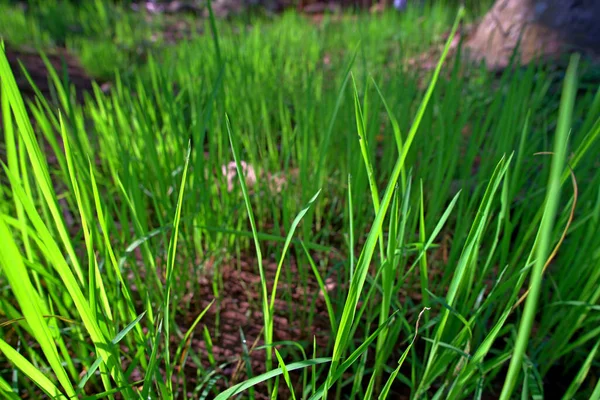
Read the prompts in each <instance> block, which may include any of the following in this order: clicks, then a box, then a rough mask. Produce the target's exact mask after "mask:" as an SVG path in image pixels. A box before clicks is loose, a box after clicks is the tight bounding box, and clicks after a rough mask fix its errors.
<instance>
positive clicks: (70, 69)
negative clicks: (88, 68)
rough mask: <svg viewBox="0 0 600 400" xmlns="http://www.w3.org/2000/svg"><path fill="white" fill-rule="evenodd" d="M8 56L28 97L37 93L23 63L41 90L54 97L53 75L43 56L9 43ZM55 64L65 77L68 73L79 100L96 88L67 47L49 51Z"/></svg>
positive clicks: (6, 49) (47, 95) (50, 57)
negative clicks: (16, 47) (93, 87)
mask: <svg viewBox="0 0 600 400" xmlns="http://www.w3.org/2000/svg"><path fill="white" fill-rule="evenodd" d="M5 51H6V57H7V58H8V63H9V65H10V67H11V69H12V71H13V73H14V75H15V79H16V81H17V85H18V86H19V89H21V93H22V95H23V97H25V98H33V97H35V92H34V90H33V88H32V86H31V84H30V82H29V80H28V79H27V76H26V75H25V74H24V73H23V71H22V68H21V64H22V65H23V66H24V67H25V69H26V70H27V73H28V74H29V76H30V78H31V80H32V81H33V83H34V84H35V85H36V86H37V88H38V89H39V90H40V91H41V93H42V94H43V95H44V96H45V97H47V98H50V97H51V96H52V90H53V89H51V84H50V77H49V74H48V69H47V67H46V64H45V62H44V60H43V58H42V57H41V56H40V55H39V52H38V51H35V50H16V49H13V48H11V47H10V45H8V44H6V43H5ZM46 56H47V58H48V61H49V62H50V64H51V65H52V67H53V68H54V69H55V70H56V72H57V73H58V74H59V76H60V77H61V78H64V77H65V75H67V76H68V79H69V82H70V83H71V84H72V85H73V86H74V87H75V93H76V95H77V99H78V100H80V101H81V100H82V99H83V93H84V92H86V91H91V90H92V79H91V78H90V77H89V76H88V75H87V73H86V72H85V71H84V69H83V68H82V67H81V65H80V64H79V62H78V61H77V59H76V58H75V57H73V56H72V55H70V54H69V53H68V52H67V51H66V50H64V49H58V50H56V51H53V52H52V53H51V54H47V55H46Z"/></svg>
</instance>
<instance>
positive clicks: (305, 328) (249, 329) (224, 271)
mask: <svg viewBox="0 0 600 400" xmlns="http://www.w3.org/2000/svg"><path fill="white" fill-rule="evenodd" d="M264 266H265V275H266V280H267V282H268V291H269V293H270V292H271V290H272V285H273V281H274V279H275V273H276V270H277V263H276V261H275V260H268V261H266V262H265V263H264ZM215 268H216V267H215ZM283 268H284V270H287V271H288V272H286V271H284V270H282V273H281V276H280V280H279V284H278V288H277V297H276V300H275V311H274V315H275V317H274V326H273V330H274V332H273V340H274V341H275V342H279V341H294V342H300V343H303V344H304V346H303V347H304V348H305V351H306V352H307V356H308V357H311V356H312V351H313V349H312V347H313V346H312V341H313V337H314V338H315V340H316V343H317V356H321V357H323V356H326V354H320V353H322V352H323V351H324V350H326V349H327V345H328V342H329V339H330V337H329V335H330V333H331V331H330V327H329V318H328V314H327V309H326V306H325V301H324V297H323V296H322V294H321V293H320V289H319V286H318V284H317V281H316V279H315V278H314V276H313V274H312V272H310V266H309V265H306V266H304V265H303V266H300V267H299V266H298V265H296V262H295V261H293V260H292V261H291V262H290V263H289V264H288V265H284V267H283ZM299 268H307V269H308V271H307V274H306V276H307V284H306V286H305V285H304V284H303V283H302V282H301V280H300V279H299V276H300V271H299V270H298V269H299ZM218 269H219V270H218V271H215V272H218V273H219V274H220V276H221V281H222V287H221V288H220V290H219V294H218V298H215V296H214V294H213V289H212V285H211V281H210V279H211V278H210V276H204V277H202V278H201V282H200V283H201V285H200V288H201V292H200V293H197V294H194V299H193V300H192V303H191V305H190V306H191V307H190V309H194V310H197V313H199V312H200V311H201V310H204V309H205V308H206V307H207V306H208V305H209V304H210V302H211V301H213V299H214V300H216V301H215V303H214V304H213V305H212V306H211V307H210V308H209V310H208V312H207V313H206V315H205V316H204V318H203V319H202V321H201V322H200V324H199V326H198V327H197V328H196V332H197V334H196V335H195V337H194V338H193V339H192V341H191V346H190V348H191V350H192V351H194V352H195V353H197V354H198V353H199V356H200V358H201V360H202V362H203V364H204V367H205V368H206V369H207V370H211V369H212V368H213V366H211V364H210V362H209V358H208V354H209V351H208V348H209V347H210V344H208V343H207V342H206V341H205V339H204V337H203V335H202V333H201V332H202V330H203V329H204V328H203V326H206V328H207V329H208V331H209V332H210V336H211V340H212V354H213V356H214V358H215V361H216V362H215V364H214V365H216V366H220V365H223V364H226V365H227V366H226V367H224V368H220V369H219V373H220V375H222V376H224V377H225V378H226V380H227V382H225V381H221V382H220V385H218V387H219V389H226V388H227V387H230V386H231V385H234V384H236V383H239V382H241V381H244V380H245V379H247V378H248V374H247V373H246V371H247V366H246V361H245V360H244V357H245V355H246V354H247V355H248V362H249V364H250V365H251V370H252V374H253V375H254V376H256V375H259V374H261V373H263V372H265V359H266V350H253V349H256V348H257V347H259V346H262V345H263V344H264V342H263V337H264V336H263V335H264V333H263V331H262V327H263V326H264V320H263V313H262V309H261V295H260V293H261V284H260V275H259V273H258V266H257V262H256V260H255V259H254V258H253V257H247V258H245V259H243V260H242V261H241V262H240V263H239V266H237V267H234V266H232V265H231V264H227V265H222V266H220V267H218ZM286 274H291V276H292V277H293V278H294V279H293V281H292V282H288V280H287V279H286ZM329 282H331V280H330V281H329ZM330 288H331V289H332V290H335V289H334V287H333V285H331V286H330ZM330 295H333V293H330ZM311 307H314V319H313V321H312V322H309V321H306V320H305V318H306V317H307V316H308V315H309V314H310V308H311ZM195 318H196V315H193V314H191V313H189V312H188V313H186V314H185V315H181V319H182V324H181V327H180V328H181V330H182V331H183V332H185V331H187V329H188V328H189V327H190V326H191V325H192V324H193V322H194V319H195ZM242 334H243V335H244V338H245V340H246V343H245V346H246V348H247V350H245V349H244V343H242V336H241V335H242ZM177 344H178V343H177ZM309 344H310V345H309ZM277 348H278V350H279V351H280V352H282V349H283V354H285V349H289V348H290V347H289V346H283V347H282V346H278V347H277ZM273 358H275V357H274V355H273ZM285 361H286V362H289V361H290V360H289V359H287V360H285ZM276 366H277V362H276V361H275V362H274V367H276ZM181 372H182V373H183V374H185V375H186V381H187V382H188V385H189V386H192V385H190V383H193V382H194V381H197V378H196V375H197V366H196V365H195V364H194V363H193V361H192V360H191V359H189V358H188V361H187V363H186V365H185V367H184V369H183V371H181ZM299 376H300V375H299V374H298V373H294V374H292V379H297V378H298V377H299ZM225 385H226V386H225ZM279 389H280V395H279V396H278V398H287V396H286V394H287V395H289V392H288V391H287V390H286V388H285V383H284V382H283V381H281V383H280V387H279ZM255 390H256V395H257V398H263V397H264V398H268V396H267V390H266V385H259V386H258V387H256V388H255Z"/></svg>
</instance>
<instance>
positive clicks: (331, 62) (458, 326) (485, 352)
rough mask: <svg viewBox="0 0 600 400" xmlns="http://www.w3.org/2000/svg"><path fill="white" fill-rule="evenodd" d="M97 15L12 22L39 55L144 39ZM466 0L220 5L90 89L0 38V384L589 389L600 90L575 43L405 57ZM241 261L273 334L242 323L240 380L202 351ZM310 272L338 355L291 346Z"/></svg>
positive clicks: (308, 320)
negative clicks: (317, 16) (33, 65)
mask: <svg viewBox="0 0 600 400" xmlns="http://www.w3.org/2000/svg"><path fill="white" fill-rule="evenodd" d="M57 4H58V3H52V4H50V5H49V6H48V7H47V8H44V7H39V11H38V12H39V13H42V14H43V15H48V13H52V12H55V11H56V9H55V8H53V7H57ZM90 4H92V5H86V6H84V7H83V8H81V9H79V8H76V7H73V8H72V10H71V11H69V12H68V13H67V15H69V13H75V11H77V12H78V13H81V14H76V15H75V14H74V15H75V16H72V17H69V18H72V19H73V20H74V21H82V22H81V24H82V25H83V26H84V34H81V35H80V34H74V33H68V30H65V28H64V27H53V26H43V25H41V24H38V23H35V24H34V23H32V22H31V20H27V18H29V17H23V20H26V21H29V22H27V23H24V22H19V21H22V20H21V19H19V18H20V17H19V18H16V17H15V18H14V21H16V22H15V23H19V24H22V25H20V26H27V27H28V28H27V29H28V30H24V31H23V32H27V33H26V34H22V39H21V40H22V41H23V42H26V41H31V40H32V39H31V38H34V40H35V41H38V40H39V42H36V43H38V45H39V46H50V45H52V43H51V41H52V40H53V39H51V38H55V37H60V36H61V34H60V33H61V32H66V33H64V34H63V36H64V40H63V42H64V43H65V45H67V46H72V48H73V49H75V50H74V52H75V53H76V54H80V55H83V58H84V60H85V54H86V51H94V50H93V49H94V46H93V45H91V44H90V43H91V41H96V43H103V44H104V46H106V48H107V49H109V52H108V53H107V54H121V53H119V51H120V50H118V48H117V47H116V46H115V45H111V44H110V43H109V40H108V39H107V38H108V37H109V36H110V35H112V36H111V37H113V38H114V37H115V36H114V35H117V36H118V35H119V34H122V35H123V37H130V38H131V40H132V42H131V43H132V46H136V45H137V44H138V43H139V42H140V41H141V40H142V38H143V37H145V36H146V35H147V31H146V33H143V34H140V36H139V37H137V36H135V35H133V36H131V35H128V34H127V32H134V31H135V32H137V31H138V29H142V30H143V29H150V28H140V26H142V27H143V25H140V23H139V21H136V20H135V18H137V17H136V16H135V15H133V14H131V13H128V12H125V11H122V12H123V15H124V17H122V18H119V24H117V25H116V26H117V27H116V28H114V25H110V24H109V25H110V26H111V28H110V29H111V30H112V31H111V33H110V35H109V33H106V32H105V33H102V29H103V28H102V25H101V24H103V23H105V22H103V21H106V20H109V19H111V18H114V16H115V15H120V14H113V11H110V12H107V13H106V16H105V17H103V18H96V19H95V20H94V21H93V23H92V21H89V20H88V19H86V17H85V16H86V15H87V16H88V17H89V16H90V15H91V13H92V11H89V9H87V8H86V7H101V8H97V9H96V11H94V12H96V13H97V14H98V15H103V14H102V12H98V11H97V10H98V9H100V10H105V9H106V10H113V9H112V8H111V7H113V6H108V5H107V3H104V2H100V1H98V2H93V3H90ZM6 7H8V6H6ZM117 9H118V8H117ZM11 10H12V9H11ZM52 10H54V11H52ZM74 10H75V11H74ZM82 10H83V11H82ZM85 10H88V11H85ZM455 11H456V9H452V8H443V7H441V6H440V7H438V8H435V6H434V7H433V8H432V9H429V10H427V11H426V12H425V11H423V10H420V11H419V10H417V9H411V10H409V11H408V12H407V13H406V14H402V15H398V14H395V13H386V14H384V15H382V16H377V17H373V16H367V15H359V16H357V17H356V18H358V22H357V21H356V20H353V19H352V17H351V16H347V17H345V18H344V19H343V20H342V21H340V22H333V21H325V22H324V24H322V25H320V26H317V25H314V24H310V23H307V21H306V20H305V19H303V18H301V17H299V16H298V15H296V14H294V13H286V14H285V15H283V16H281V17H279V18H278V19H276V20H274V21H265V20H263V19H256V20H252V23H251V24H250V25H248V24H247V22H240V21H237V22H235V21H234V22H230V23H226V22H224V21H211V22H212V23H211V24H207V26H206V30H207V34H206V35H200V36H197V37H194V38H193V39H191V40H189V41H185V42H181V43H178V44H174V45H171V46H167V47H164V46H158V47H152V48H150V49H149V50H148V53H147V54H148V58H147V60H146V61H145V62H143V63H140V65H133V66H129V65H127V62H126V61H125V62H123V63H121V62H120V61H119V60H120V58H114V60H116V64H114V65H112V64H110V63H106V64H107V65H101V66H98V68H99V69H100V70H104V71H105V72H103V73H105V74H109V72H108V71H110V73H111V74H112V73H113V71H115V70H116V71H117V72H116V74H115V75H111V77H112V79H111V80H112V82H113V87H112V90H111V91H110V92H109V93H103V92H102V91H101V90H100V89H99V87H96V88H95V90H94V92H93V93H91V94H88V95H87V96H86V99H85V102H84V103H77V102H76V101H75V100H74V98H73V96H72V95H71V91H70V89H69V88H68V87H64V85H63V81H62V79H61V76H60V72H57V71H55V72H56V73H55V75H53V76H52V79H53V85H54V88H55V89H56V101H51V99H46V98H44V97H42V96H38V97H37V98H36V99H35V100H32V99H29V100H28V99H23V98H22V97H21V94H20V90H19V87H17V84H16V82H15V80H14V78H13V76H14V75H13V73H14V71H11V69H10V67H9V65H8V63H7V60H6V58H5V55H4V52H2V55H0V77H1V81H0V84H1V86H0V90H1V92H0V94H1V104H2V121H3V128H2V129H3V146H2V148H1V154H2V161H3V175H2V181H1V186H0V188H1V195H2V202H1V203H0V212H1V213H0V237H1V240H2V242H3V246H2V247H1V248H0V265H1V267H2V269H1V271H2V272H1V273H0V282H1V283H2V285H1V290H2V291H1V292H0V310H2V311H1V315H2V322H0V337H1V339H0V351H1V352H2V354H3V355H4V356H5V357H6V359H7V360H8V361H9V362H8V363H4V364H2V366H1V368H3V369H2V370H0V392H1V393H2V394H3V395H4V396H6V397H8V398H20V397H22V396H25V395H29V396H34V397H39V396H40V395H41V393H42V392H43V393H44V394H45V395H46V396H50V397H52V398H67V397H85V396H89V398H101V397H102V398H104V397H108V398H117V397H118V396H117V394H118V393H119V394H120V395H121V396H124V397H125V398H137V397H143V398H148V397H151V398H157V397H158V398H175V397H177V396H180V397H181V396H183V395H186V396H191V397H194V398H219V399H225V398H229V397H230V396H240V395H241V396H247V397H250V398H258V397H260V396H259V395H260V394H266V393H269V394H270V395H271V396H272V397H273V398H276V397H283V396H288V395H287V394H286V393H290V391H291V392H292V393H294V396H295V397H296V398H310V399H317V398H375V397H378V398H386V397H387V398H394V397H397V396H399V395H400V393H404V392H410V395H411V397H412V398H450V399H462V398H473V397H474V398H482V397H484V396H487V395H490V396H493V397H498V396H499V397H501V398H505V399H509V398H514V397H515V396H521V397H522V398H530V397H535V398H539V397H537V396H546V397H547V396H550V395H554V394H555V393H556V391H562V392H561V393H562V395H563V396H564V398H599V396H600V389H599V388H600V384H599V383H598V376H597V373H596V372H594V371H597V370H598V357H597V350H598V343H600V342H599V341H598V334H599V332H598V322H599V317H598V313H597V311H598V304H599V303H598V301H599V297H600V289H598V287H600V285H598V282H599V281H600V280H599V278H600V268H599V259H600V258H599V256H600V253H599V251H598V249H599V248H600V239H599V237H600V236H599V235H598V234H599V232H598V229H599V228H598V227H599V226H600V224H599V223H598V222H599V221H598V220H599V218H600V192H599V190H598V188H599V187H600V181H599V180H600V175H599V174H597V172H596V171H597V168H598V164H597V155H596V153H597V152H596V151H594V150H595V149H597V148H598V142H597V139H598V136H599V135H600V90H598V86H597V84H596V85H589V84H588V85H585V84H583V83H585V82H584V81H585V79H584V78H585V77H584V75H583V73H584V72H585V71H586V69H585V68H586V65H585V63H584V62H583V61H582V60H579V59H578V57H577V56H573V57H572V58H571V60H570V64H569V67H568V69H567V72H566V75H565V76H560V75H557V73H556V72H555V69H554V68H553V67H552V66H547V65H530V66H528V67H526V68H520V69H508V70H506V71H505V72H504V73H503V75H502V76H501V77H500V78H496V77H495V76H493V75H492V74H490V73H488V72H486V71H485V70H484V69H478V68H477V67H468V68H467V67H466V65H465V64H463V62H462V61H460V59H459V58H453V57H449V56H448V55H447V52H448V46H449V44H450V41H451V39H452V37H450V38H449V39H448V42H447V43H446V47H445V48H444V51H442V52H441V55H440V59H439V63H438V64H437V68H436V69H435V70H434V71H431V72H430V73H424V72H422V71H415V69H414V68H410V67H408V65H409V64H408V60H409V59H411V58H412V57H414V55H415V54H417V53H419V52H421V51H424V50H426V49H428V48H429V47H430V46H431V45H432V44H438V43H439V37H440V35H441V34H442V33H443V32H445V31H447V30H449V29H450V28H452V27H454V28H456V26H457V25H456V23H457V21H458V19H457V14H456V12H455ZM14 12H15V13H18V12H17V11H14ZM417 13H421V14H419V15H421V16H423V18H424V20H423V21H419V20H418V18H415V16H416V15H417ZM461 13H462V10H461ZM0 15H3V14H2V13H0ZM18 15H21V14H18ZM461 16H463V17H464V15H463V14H461ZM428 17H429V18H431V20H428V19H427V18H428ZM66 20H68V18H67V19H66ZM433 20H435V21H437V24H433V23H431V24H430V23H428V22H429V21H433ZM52 21H54V22H52ZM50 23H56V18H49V20H48V21H47V24H50ZM94 24H96V25H94ZM121 24H122V25H121ZM3 26H4V25H3ZM106 26H108V25H106ZM106 26H105V27H104V28H106ZM357 27H358V29H357ZM36 30H37V31H39V35H38V34H37V33H36ZM18 31H19V30H18V29H13V30H10V31H9V30H7V32H10V34H9V35H6V37H7V39H8V40H10V41H11V43H13V42H16V41H17V39H15V38H16V37H18V36H17V33H18ZM48 31H52V32H53V33H48V34H47V35H46V34H44V33H42V32H48ZM56 32H58V33H56ZM118 32H120V33H118ZM417 33H420V34H421V35H422V37H423V38H424V39H423V40H421V41H415V40H414V35H416V34H417ZM104 34H106V35H107V36H103V35H104ZM36 35H38V36H36ZM88 54H90V53H88ZM131 57H133V56H131ZM109 59H113V58H109ZM230 161H233V163H234V165H235V167H234V169H235V171H237V175H236V177H235V179H234V180H232V181H231V182H227V179H226V177H225V176H223V174H222V173H221V170H222V166H223V165H224V164H227V163H228V162H230ZM248 164H249V165H251V166H252V167H253V168H254V170H255V172H256V174H257V175H258V180H257V182H256V183H255V184H251V182H249V181H248V182H247V180H246V179H243V178H242V176H243V174H244V165H248ZM274 177H277V178H281V177H283V178H284V179H285V184H284V186H283V188H282V189H278V188H276V187H274V186H277V185H273V184H272V181H273V179H274ZM228 183H229V184H231V189H232V190H228ZM240 261H244V262H246V263H248V264H250V268H251V269H252V270H254V271H256V275H257V276H258V277H259V278H258V281H257V283H256V284H255V285H254V286H253V284H251V283H250V282H246V283H245V284H247V291H248V293H253V291H256V293H257V294H256V295H255V297H256V300H257V303H256V304H254V305H253V306H252V307H254V310H256V311H257V312H258V314H256V315H258V317H257V320H256V321H255V324H256V325H258V326H260V327H261V328H262V331H261V332H260V334H259V338H260V339H261V341H260V345H259V346H258V347H253V346H252V345H251V343H250V341H251V340H252V341H253V340H255V339H257V338H256V337H252V338H251V339H250V338H248V343H246V341H245V340H246V339H245V335H244V333H243V332H242V334H241V339H240V344H241V346H239V351H238V350H236V351H237V353H236V354H237V355H239V356H240V359H239V361H240V362H241V363H242V365H243V367H242V369H243V370H244V377H245V378H244V379H245V380H243V381H242V382H236V381H234V380H233V379H231V380H230V377H231V375H227V374H226V373H224V372H223V371H224V369H226V368H232V365H233V364H231V363H232V362H231V361H230V360H228V359H224V358H223V357H222V356H220V355H219V354H218V353H216V352H215V353H213V352H212V351H211V349H214V348H215V347H216V345H217V344H218V343H219V342H220V340H221V335H220V329H222V328H223V327H222V326H221V325H220V324H219V321H220V319H219V315H220V314H221V313H224V312H227V311H229V310H227V309H221V307H220V304H221V302H222V301H223V300H224V297H225V296H227V295H228V293H227V291H226V287H227V282H225V281H224V278H223V276H224V274H225V273H226V271H227V268H228V267H230V266H234V268H235V267H238V266H239V265H241V263H240ZM270 265H274V268H272V270H270V269H269V266H270ZM294 266H296V269H294ZM332 280H333V281H334V282H336V283H337V285H336V289H333V290H331V289H329V288H328V286H327V285H328V282H331V281H332ZM310 282H313V286H314V285H316V287H319V288H321V292H322V293H323V295H324V301H325V304H326V307H324V308H322V311H321V312H323V313H325V314H327V315H326V318H325V320H326V324H328V327H327V331H326V332H324V337H325V338H326V339H327V338H329V342H328V344H327V346H318V345H317V344H316V340H317V337H313V336H311V335H310V333H308V334H307V333H306V332H305V333H304V335H302V337H297V338H296V337H294V338H293V339H292V340H291V341H290V340H284V339H282V338H279V337H278V336H277V335H278V332H279V331H280V327H279V326H278V325H279V324H280V322H278V321H281V320H280V319H277V318H278V317H285V318H287V320H288V321H289V323H290V324H297V325H299V326H301V327H304V328H309V327H311V326H312V325H313V324H314V323H315V321H316V319H317V318H318V317H319V315H318V313H319V311H318V310H317V309H316V306H315V305H314V304H315V302H316V297H317V296H318V293H313V292H314V290H313V292H311V284H310ZM294 287H301V288H302V289H303V293H304V295H303V296H300V298H299V299H298V298H295V297H293V296H292V294H293V293H292V289H291V288H294ZM193 294H196V296H203V297H206V298H203V299H201V301H195V300H194V301H192V300H190V295H193ZM279 302H283V304H285V305H286V306H285V307H283V308H282V307H279V306H277V304H279ZM209 310H213V312H214V315H215V317H214V318H212V317H211V318H212V319H210V320H209V319H208V314H209V313H208V311H209ZM240 328H241V327H240ZM308 332H310V331H308ZM242 339H243V340H242ZM200 342H202V343H204V349H205V350H204V351H203V350H201V349H200V348H199V347H198V343H200ZM258 353H263V354H264V358H262V359H263V360H264V361H263V364H262V365H261V366H260V368H256V364H253V363H252V362H250V358H251V357H254V355H256V354H258ZM307 355H308V356H307ZM235 362H237V360H236V361H235ZM556 376H559V377H560V379H557V378H556ZM552 384H555V385H556V386H552ZM560 385H562V387H561V386H560ZM225 388H226V389H225ZM265 392H266V393H265Z"/></svg>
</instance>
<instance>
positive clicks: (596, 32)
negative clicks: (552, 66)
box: [466, 0, 600, 69]
mask: <svg viewBox="0 0 600 400" xmlns="http://www.w3.org/2000/svg"><path fill="white" fill-rule="evenodd" d="M517 45H518V52H517V56H518V60H519V61H520V62H521V63H524V64H527V63H529V62H531V61H533V60H535V59H538V58H556V57H558V56H560V55H562V54H564V53H566V52H570V51H573V50H578V51H588V50H591V51H598V50H599V47H600V1H599V0H496V2H495V4H494V6H493V7H492V9H491V10H490V11H489V12H488V13H487V14H486V15H485V16H484V18H483V19H482V21H481V22H480V24H479V25H478V27H477V28H476V29H475V31H474V33H473V35H472V36H471V38H470V39H469V40H468V41H467V43H466V48H467V52H468V55H469V57H470V58H471V59H472V60H476V61H484V62H485V63H486V64H487V66H488V67H489V68H490V69H503V68H506V67H507V66H508V64H509V63H510V60H511V57H512V55H513V52H514V50H515V48H517Z"/></svg>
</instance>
